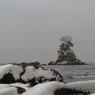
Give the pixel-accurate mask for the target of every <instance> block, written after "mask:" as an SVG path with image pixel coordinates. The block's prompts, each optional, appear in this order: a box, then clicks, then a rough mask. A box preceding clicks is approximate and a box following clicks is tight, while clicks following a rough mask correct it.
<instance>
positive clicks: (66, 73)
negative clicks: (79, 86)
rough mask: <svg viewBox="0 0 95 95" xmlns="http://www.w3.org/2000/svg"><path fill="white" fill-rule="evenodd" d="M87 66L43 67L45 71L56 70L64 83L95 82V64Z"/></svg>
mask: <svg viewBox="0 0 95 95" xmlns="http://www.w3.org/2000/svg"><path fill="white" fill-rule="evenodd" d="M87 64H88V65H45V66H43V67H44V68H45V69H54V70H57V71H58V72H59V73H60V74H61V75H62V77H63V80H64V82H66V83H69V82H76V81H87V80H95V63H94V62H93V63H87Z"/></svg>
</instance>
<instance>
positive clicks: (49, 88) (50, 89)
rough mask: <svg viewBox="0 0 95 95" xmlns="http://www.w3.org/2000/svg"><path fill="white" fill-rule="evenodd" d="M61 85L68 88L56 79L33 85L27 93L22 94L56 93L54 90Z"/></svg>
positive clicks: (44, 94) (47, 94) (48, 94)
mask: <svg viewBox="0 0 95 95" xmlns="http://www.w3.org/2000/svg"><path fill="white" fill-rule="evenodd" d="M61 87H64V88H67V86H66V84H64V83H61V82H56V81H54V82H47V83H41V84H38V85H36V86H34V87H32V88H31V89H29V90H27V91H26V92H25V93H23V94H21V95H54V91H55V90H56V89H57V88H61ZM59 95H60V94H59Z"/></svg>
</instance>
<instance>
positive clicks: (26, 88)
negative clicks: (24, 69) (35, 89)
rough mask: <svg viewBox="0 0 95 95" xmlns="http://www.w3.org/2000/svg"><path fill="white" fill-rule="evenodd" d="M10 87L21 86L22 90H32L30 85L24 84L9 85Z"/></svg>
mask: <svg viewBox="0 0 95 95" xmlns="http://www.w3.org/2000/svg"><path fill="white" fill-rule="evenodd" d="M9 85H10V86H19V87H21V88H24V89H25V90H28V89H30V84H29V83H27V84H23V83H12V84H9Z"/></svg>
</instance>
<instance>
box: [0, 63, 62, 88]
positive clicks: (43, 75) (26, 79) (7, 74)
mask: <svg viewBox="0 0 95 95" xmlns="http://www.w3.org/2000/svg"><path fill="white" fill-rule="evenodd" d="M46 81H48V82H49V81H63V78H62V76H61V75H60V74H59V73H58V72H57V71H55V70H52V69H44V68H43V67H40V66H37V65H32V64H25V63H24V64H5V65H1V66H0V83H8V84H10V83H16V82H20V83H30V84H31V86H34V85H37V84H39V83H43V82H46Z"/></svg>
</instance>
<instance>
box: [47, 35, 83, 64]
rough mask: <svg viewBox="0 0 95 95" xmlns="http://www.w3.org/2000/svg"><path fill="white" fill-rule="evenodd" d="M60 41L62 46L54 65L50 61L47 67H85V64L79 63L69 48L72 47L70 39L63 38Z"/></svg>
mask: <svg viewBox="0 0 95 95" xmlns="http://www.w3.org/2000/svg"><path fill="white" fill-rule="evenodd" d="M60 40H61V41H62V44H61V45H60V49H59V51H58V58H57V60H56V62H55V63H53V62H52V61H51V62H50V63H49V64H48V65H85V63H84V62H81V60H80V59H78V58H77V57H76V56H75V54H74V52H73V51H72V50H71V47H73V45H74V44H73V43H72V38H71V37H69V36H65V37H62V38H61V39H60Z"/></svg>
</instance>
